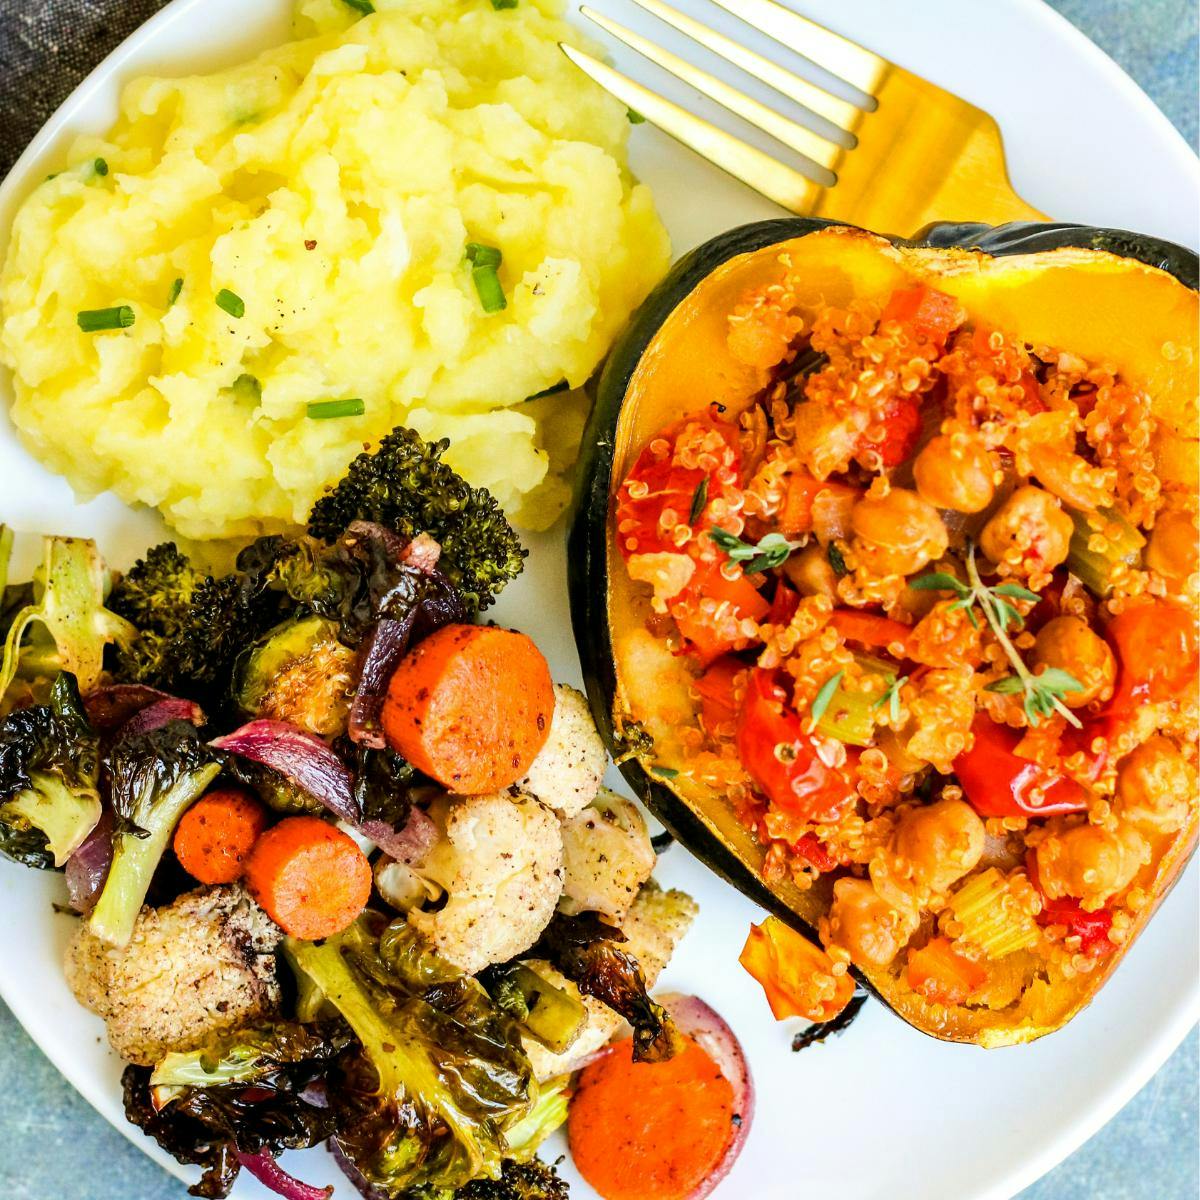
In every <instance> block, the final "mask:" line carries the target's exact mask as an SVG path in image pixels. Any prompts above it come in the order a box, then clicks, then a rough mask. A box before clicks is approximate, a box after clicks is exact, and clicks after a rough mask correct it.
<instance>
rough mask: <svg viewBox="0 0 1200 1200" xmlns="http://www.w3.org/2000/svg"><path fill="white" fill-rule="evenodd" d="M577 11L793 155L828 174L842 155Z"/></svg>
mask: <svg viewBox="0 0 1200 1200" xmlns="http://www.w3.org/2000/svg"><path fill="white" fill-rule="evenodd" d="M579 11H580V13H581V15H583V16H585V17H587V19H588V20H589V21H593V22H594V23H595V24H597V25H599V26H600V28H601V29H603V30H605V31H606V32H608V33H611V34H612V35H613V37H615V38H617V39H618V40H619V41H622V42H624V43H625V45H627V46H629V47H630V49H632V50H636V51H637V52H638V53H639V54H640V55H642V56H643V57H644V58H648V59H649V60H650V61H651V62H652V63H655V64H657V65H658V66H660V67H662V68H663V69H664V70H666V71H669V72H670V73H671V74H672V75H674V76H675V78H676V79H681V80H683V82H684V83H686V84H689V85H690V86H691V87H694V88H695V89H696V90H697V91H698V92H700V93H701V95H704V96H707V97H708V98H709V99H710V100H715V101H716V102H717V103H718V104H720V105H722V106H723V107H725V108H727V109H729V111H730V112H732V113H736V114H737V115H738V116H739V117H741V118H742V119H743V120H746V121H749V122H750V124H751V125H754V126H756V127H757V128H758V129H761V130H762V131H763V133H766V134H770V136H771V137H773V138H775V139H776V140H777V141H780V142H782V143H783V144H784V145H785V146H790V147H791V148H792V149H793V150H795V151H796V153H797V154H802V155H804V156H805V158H808V159H810V160H811V161H812V162H814V163H816V164H817V165H818V166H821V167H824V168H825V169H826V170H827V171H831V170H832V169H833V166H834V164H835V163H836V162H837V161H838V159H839V158H840V157H841V155H842V154H844V153H845V150H844V148H843V147H842V146H839V145H837V144H836V143H834V142H831V141H830V140H829V139H828V138H824V137H821V135H820V134H816V133H813V132H812V131H811V130H809V129H805V128H804V126H802V125H797V124H796V122H795V121H791V120H788V118H787V117H784V116H781V115H780V114H779V113H777V112H775V111H774V110H773V109H770V108H768V107H767V106H766V105H765V104H760V103H759V102H758V101H757V100H754V99H752V98H751V97H750V96H746V95H744V94H743V93H742V92H739V91H738V90H737V89H736V88H734V87H731V86H730V85H729V84H727V83H725V82H723V81H722V80H720V79H717V78H716V77H715V76H712V75H710V74H708V72H707V71H702V70H700V68H699V67H694V66H692V64H691V63H689V62H686V61H685V60H684V59H682V58H679V57H678V56H677V55H674V54H672V53H671V52H670V51H669V50H664V49H662V47H660V46H657V45H655V44H654V43H653V42H651V41H649V40H648V39H646V38H644V37H642V36H641V35H640V34H637V33H634V32H633V30H632V29H626V28H625V26H624V25H618V24H617V22H616V21H612V20H609V18H608V17H606V16H603V15H602V14H601V13H598V12H596V10H595V9H593V8H591V7H590V6H589V5H587V4H584V5H583V6H582V7H581V8H580V10H579ZM821 182H823V183H825V184H831V183H833V182H834V180H833V179H832V178H827V179H824V180H822V181H821Z"/></svg>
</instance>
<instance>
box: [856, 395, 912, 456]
mask: <svg viewBox="0 0 1200 1200" xmlns="http://www.w3.org/2000/svg"><path fill="white" fill-rule="evenodd" d="M883 427H884V433H883V437H881V438H879V439H877V440H875V439H871V438H868V437H864V438H863V439H862V442H861V444H860V451H861V450H874V451H875V452H876V453H877V454H878V455H879V461H880V463H881V464H882V465H883V466H885V467H897V466H899V465H900V464H901V463H902V462H905V461H907V460H908V459H909V458H911V457H912V453H913V451H914V450H915V449H916V448H917V443H918V442H919V441H920V440H921V403H920V401H919V400H916V399H914V398H913V397H911V396H904V397H897V398H896V399H894V400H892V401H891V403H890V404H888V406H887V410H886V412H885V414H884V417H883Z"/></svg>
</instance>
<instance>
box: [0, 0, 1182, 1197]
mask: <svg viewBox="0 0 1200 1200" xmlns="http://www.w3.org/2000/svg"><path fill="white" fill-rule="evenodd" d="M1009 2H1010V3H1012V4H1013V6H1014V7H1015V8H1017V9H1020V10H1023V12H1024V14H1025V15H1026V17H1027V18H1028V19H1029V20H1030V21H1031V22H1040V23H1042V24H1043V26H1044V27H1045V28H1046V29H1047V31H1048V32H1052V36H1054V37H1055V38H1058V39H1065V40H1067V41H1068V42H1070V43H1072V45H1073V49H1074V51H1075V52H1076V53H1077V54H1079V55H1080V56H1081V57H1083V58H1085V59H1089V60H1091V62H1092V63H1093V64H1094V65H1095V66H1096V68H1097V69H1098V70H1099V71H1101V72H1102V73H1103V75H1104V77H1105V79H1106V81H1107V82H1108V84H1109V85H1110V86H1111V87H1113V88H1114V89H1115V90H1117V91H1119V92H1120V94H1121V96H1122V99H1123V102H1124V103H1125V104H1126V105H1127V106H1128V107H1130V108H1131V109H1133V110H1135V111H1136V112H1137V113H1138V114H1139V117H1140V118H1141V119H1142V120H1143V121H1146V122H1150V123H1153V124H1154V125H1156V126H1157V127H1158V131H1159V135H1160V137H1163V138H1164V142H1165V143H1166V144H1165V145H1164V150H1165V149H1167V146H1169V147H1170V153H1171V155H1172V158H1173V159H1174V160H1175V162H1176V165H1177V167H1178V168H1180V169H1181V170H1183V171H1186V172H1187V173H1189V174H1190V175H1191V176H1192V178H1193V181H1194V182H1195V184H1196V185H1197V187H1198V188H1200V156H1198V155H1197V152H1196V150H1194V149H1193V147H1192V146H1191V144H1190V143H1189V142H1188V141H1187V139H1186V138H1185V137H1184V136H1183V134H1182V133H1181V132H1180V130H1179V129H1178V128H1176V126H1175V125H1174V124H1173V123H1172V122H1171V120H1170V118H1169V117H1168V116H1167V115H1166V114H1165V113H1164V112H1163V111H1162V109H1160V108H1159V107H1158V105H1157V104H1156V103H1155V102H1154V101H1153V99H1151V97H1150V96H1149V95H1148V94H1147V92H1146V91H1145V90H1144V89H1143V88H1142V87H1141V85H1140V84H1138V82H1137V81H1136V80H1135V79H1134V78H1133V77H1132V76H1131V75H1129V74H1128V72H1126V71H1125V69H1124V68H1123V67H1121V66H1120V64H1119V63H1117V62H1116V60H1115V59H1114V58H1113V57H1112V56H1111V55H1110V54H1109V53H1108V52H1107V51H1105V50H1104V49H1103V48H1102V47H1101V46H1099V45H1098V44H1097V43H1095V42H1094V41H1092V40H1091V38H1089V37H1088V36H1087V34H1085V33H1084V32H1083V31H1082V30H1081V29H1080V28H1079V27H1078V26H1076V25H1075V24H1074V23H1073V22H1072V21H1070V20H1069V19H1068V18H1067V17H1066V16H1065V15H1064V14H1062V13H1060V12H1059V11H1057V10H1056V9H1054V8H1052V7H1051V6H1050V4H1049V3H1048V2H1047V0H1009ZM203 3H204V0H169V2H168V3H167V4H165V5H164V6H163V7H162V8H161V9H160V10H159V11H158V12H157V13H155V14H154V15H153V16H152V17H150V18H149V19H148V20H147V21H145V22H144V23H143V24H142V25H140V26H139V27H138V28H137V29H135V30H134V31H133V32H132V33H131V34H130V35H129V36H128V37H127V38H125V39H124V41H122V42H121V43H120V44H119V45H117V46H116V47H115V48H114V49H113V50H112V51H111V52H110V53H109V54H108V55H106V56H105V57H104V58H103V59H102V60H101V61H100V62H99V63H97V64H96V66H95V67H94V68H93V69H92V70H91V71H90V72H89V73H88V74H87V75H86V76H85V77H84V78H83V79H82V80H81V81H80V82H79V83H78V84H77V85H76V87H75V88H74V89H73V90H72V91H71V92H70V94H69V95H68V96H67V97H66V98H65V99H64V100H63V102H62V103H61V104H60V105H59V106H58V107H57V108H56V109H55V110H54V112H53V113H52V114H51V115H50V117H49V118H48V119H47V120H46V122H45V124H44V125H42V127H41V128H40V129H39V130H38V132H37V134H36V135H35V136H34V137H33V139H32V140H31V141H30V143H29V144H28V146H27V147H26V148H25V150H24V151H23V152H22V153H21V155H20V156H19V157H18V158H17V160H16V161H15V162H14V163H13V165H12V167H11V168H10V169H9V171H8V172H7V174H6V175H5V177H4V178H3V180H0V235H4V234H6V233H7V221H6V220H5V219H4V217H5V215H6V212H7V210H8V208H9V207H10V206H11V205H15V204H16V203H17V202H18V200H19V198H20V195H21V193H22V190H23V189H24V187H25V186H26V185H27V183H28V181H29V180H28V177H29V175H30V171H31V168H32V167H33V166H34V165H35V164H36V163H37V162H38V160H39V159H40V158H41V157H42V156H43V155H45V154H46V153H47V152H48V151H50V150H51V149H52V148H53V147H54V146H55V145H56V143H57V142H58V139H59V138H61V137H62V136H63V134H64V133H65V132H66V130H67V128H68V126H69V125H70V123H71V121H72V119H73V118H74V117H75V116H76V114H77V110H78V109H79V108H80V107H81V106H83V105H85V104H86V103H87V102H88V100H89V99H91V98H92V96H93V95H95V94H97V93H99V92H101V91H103V90H104V89H105V88H107V87H108V86H109V85H110V82H111V79H112V77H113V76H114V75H116V74H117V73H119V71H120V70H121V68H122V67H123V66H124V65H125V63H126V62H127V61H128V60H129V59H130V58H132V57H134V56H135V55H136V54H137V53H138V52H139V51H140V50H141V49H142V47H143V45H144V44H145V43H146V42H148V41H152V40H153V39H154V38H156V37H157V36H158V35H159V34H160V33H161V32H162V31H164V30H165V29H167V28H169V27H170V26H172V25H174V24H175V23H176V22H177V21H180V20H183V19H185V18H186V17H187V16H189V15H190V14H191V13H192V12H193V10H195V9H198V8H200V7H201V6H202V5H203ZM233 37H234V38H235V37H236V31H234V33H233ZM231 40H232V39H231ZM1000 119H1001V121H1002V118H1000ZM1192 248H1193V249H1195V248H1196V247H1192ZM1181 882H1182V881H1181ZM19 995H20V993H19V992H16V991H15V989H10V988H9V987H7V986H6V983H5V979H4V977H3V975H2V974H0V999H3V1000H4V1002H5V1004H6V1005H7V1007H8V1008H9V1010H10V1011H11V1012H12V1014H13V1016H14V1017H15V1019H16V1020H17V1022H18V1024H20V1026H21V1027H22V1029H23V1030H24V1031H25V1033H26V1035H27V1036H28V1037H29V1038H30V1040H31V1041H32V1042H33V1043H34V1045H35V1046H36V1047H37V1049H38V1051H39V1052H40V1053H41V1054H43V1055H45V1057H46V1058H47V1059H49V1060H50V1062H51V1063H52V1064H53V1065H54V1067H55V1069H56V1070H57V1071H58V1072H59V1074H60V1075H62V1077H63V1078H64V1079H65V1080H66V1081H67V1083H69V1084H70V1085H71V1087H73V1088H74V1089H75V1091H76V1092H78V1093H79V1094H80V1095H81V1096H82V1097H83V1099H85V1100H86V1101H87V1102H88V1104H89V1105H90V1106H91V1108H92V1109H93V1111H94V1112H95V1113H96V1115H97V1116H99V1117H100V1118H101V1119H102V1120H104V1121H105V1123H106V1124H108V1125H110V1126H112V1127H113V1128H115V1129H117V1131H118V1132H119V1133H121V1135H122V1136H123V1137H125V1138H126V1140H127V1141H129V1142H130V1144H131V1145H133V1146H135V1147H136V1148H137V1149H138V1150H139V1151H140V1152H141V1153H143V1154H145V1155H147V1156H148V1157H149V1158H151V1159H152V1160H153V1161H155V1162H156V1163H158V1164H159V1165H160V1166H161V1167H163V1168H164V1169H165V1170H166V1171H168V1172H169V1173H170V1174H171V1175H172V1176H174V1177H175V1178H176V1179H179V1180H181V1181H183V1182H191V1181H192V1179H193V1178H194V1174H195V1173H194V1171H193V1170H191V1169H189V1168H186V1167H184V1166H183V1165H182V1164H180V1163H178V1162H176V1161H175V1160H174V1159H173V1158H171V1157H170V1156H169V1155H168V1154H166V1153H165V1152H164V1151H163V1150H162V1149H161V1148H160V1147H159V1146H158V1145H157V1144H156V1143H155V1142H153V1141H152V1140H151V1139H149V1138H147V1137H145V1136H144V1135H143V1134H142V1132H141V1130H140V1129H138V1128H137V1127H135V1126H133V1125H131V1124H130V1123H129V1122H128V1121H124V1120H121V1121H116V1120H111V1119H110V1117H109V1114H108V1113H107V1112H106V1111H105V1105H104V1103H102V1102H101V1100H100V1099H99V1096H100V1092H99V1086H98V1085H97V1083H96V1081H95V1080H92V1079H90V1078H89V1077H87V1076H86V1074H83V1073H80V1074H79V1075H78V1077H77V1073H75V1072H74V1071H72V1070H68V1068H67V1065H66V1064H67V1062H68V1061H69V1055H68V1053H67V1052H66V1051H65V1049H62V1048H60V1047H58V1046H57V1045H56V1044H55V1043H54V1042H50V1043H45V1042H43V1041H42V1040H40V1039H39V1038H38V1037H37V1036H36V1035H35V1034H34V1032H33V1029H32V1023H31V1020H29V1019H27V1017H29V1016H31V1014H32V1003H31V1004H30V1005H29V1006H27V1005H26V1004H24V1003H23V1002H22V1001H21V1000H20V999H14V996H19ZM1198 1022H1200V978H1198V979H1191V980H1189V981H1188V982H1187V984H1185V985H1181V986H1180V989H1179V1001H1178V1002H1177V1004H1176V1005H1175V1006H1174V1009H1173V1012H1172V1016H1171V1019H1170V1020H1169V1021H1167V1022H1165V1023H1163V1024H1161V1025H1160V1026H1159V1027H1158V1028H1157V1029H1156V1031H1155V1035H1154V1036H1153V1037H1152V1038H1150V1039H1149V1040H1148V1042H1147V1044H1146V1045H1145V1046H1143V1047H1142V1049H1141V1050H1140V1051H1139V1052H1138V1054H1137V1058H1136V1062H1135V1065H1134V1066H1133V1067H1131V1068H1130V1069H1129V1070H1128V1071H1127V1072H1126V1074H1125V1075H1124V1077H1123V1078H1122V1079H1121V1081H1120V1083H1119V1084H1118V1085H1115V1086H1113V1087H1112V1088H1111V1089H1109V1090H1108V1091H1107V1092H1106V1093H1105V1094H1104V1098H1103V1100H1102V1101H1099V1102H1097V1103H1095V1104H1093V1105H1092V1106H1090V1107H1089V1108H1088V1109H1086V1110H1084V1111H1083V1112H1082V1113H1077V1114H1076V1115H1075V1116H1073V1117H1071V1118H1069V1119H1068V1120H1066V1121H1064V1122H1063V1124H1062V1126H1061V1127H1060V1128H1059V1131H1058V1132H1057V1134H1056V1135H1055V1136H1054V1137H1052V1138H1051V1139H1050V1140H1049V1141H1048V1143H1047V1144H1046V1146H1045V1147H1044V1148H1043V1149H1042V1150H1041V1151H1040V1152H1039V1153H1037V1154H1035V1155H1034V1156H1032V1157H1031V1158H1029V1159H1024V1160H1022V1161H1021V1162H1020V1163H1019V1164H1014V1165H1013V1166H1012V1167H1011V1168H1010V1169H1009V1171H1008V1172H1007V1173H1006V1174H1005V1175H1004V1176H1003V1177H1001V1178H998V1179H995V1180H993V1181H992V1182H991V1183H990V1184H985V1185H983V1186H982V1187H981V1189H980V1190H979V1191H977V1192H973V1193H972V1195H971V1197H970V1198H969V1200H1011V1198H1012V1197H1014V1196H1016V1195H1017V1193H1019V1192H1021V1191H1023V1190H1024V1189H1025V1188H1027V1187H1029V1186H1030V1185H1032V1184H1033V1183H1035V1182H1036V1181H1037V1180H1039V1179H1041V1178H1042V1177H1043V1176H1044V1175H1046V1174H1047V1173H1048V1172H1049V1171H1051V1170H1053V1169H1054V1168H1055V1167H1056V1166H1058V1165H1059V1164H1060V1163H1062V1162H1064V1161H1065V1160H1066V1159H1067V1158H1068V1157H1070V1155H1072V1154H1073V1153H1074V1152H1075V1151H1076V1150H1078V1149H1079V1148H1080V1147H1081V1146H1082V1145H1083V1144H1084V1143H1085V1142H1087V1141H1088V1140H1090V1139H1091V1138H1092V1137H1094V1136H1095V1135H1096V1133H1098V1132H1099V1131H1100V1130H1101V1129H1102V1128H1104V1126H1106V1125H1107V1124H1108V1123H1109V1122H1110V1121H1111V1120H1112V1119H1113V1118H1114V1117H1115V1116H1116V1115H1117V1113H1118V1112H1120V1111H1121V1110H1122V1109H1123V1108H1124V1107H1125V1106H1126V1105H1127V1104H1128V1103H1129V1101H1130V1100H1132V1099H1133V1097H1134V1096H1135V1095H1136V1094H1137V1093H1138V1092H1140V1091H1141V1090H1142V1089H1143V1088H1144V1087H1145V1086H1146V1084H1147V1083H1148V1082H1149V1081H1150V1079H1151V1078H1152V1077H1153V1076H1154V1075H1155V1074H1157V1073H1158V1071H1159V1070H1160V1069H1161V1068H1162V1066H1163V1065H1164V1063H1165V1062H1166V1061H1167V1059H1168V1058H1170V1056H1171V1055H1172V1054H1173V1053H1174V1052H1175V1050H1176V1049H1178V1047H1179V1046H1180V1045H1181V1044H1182V1042H1183V1041H1184V1039H1185V1038H1186V1037H1187V1036H1188V1034H1189V1033H1190V1032H1191V1030H1192V1029H1193V1027H1195V1026H1196V1025H1197V1023H1198ZM105 1090H107V1089H105Z"/></svg>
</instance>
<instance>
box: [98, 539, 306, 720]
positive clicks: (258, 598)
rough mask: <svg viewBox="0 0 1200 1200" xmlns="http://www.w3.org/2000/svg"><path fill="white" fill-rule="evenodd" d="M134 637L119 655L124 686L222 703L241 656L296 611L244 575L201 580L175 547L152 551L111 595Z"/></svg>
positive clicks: (118, 670) (118, 672) (118, 671)
mask: <svg viewBox="0 0 1200 1200" xmlns="http://www.w3.org/2000/svg"><path fill="white" fill-rule="evenodd" d="M110 602H111V604H112V605H113V607H114V610H115V611H117V612H119V613H121V614H122V615H123V616H126V617H127V618H128V619H129V620H130V621H132V622H133V624H134V625H136V626H137V629H138V636H137V638H136V639H135V640H134V641H133V642H132V644H131V645H129V646H128V647H124V648H122V649H121V650H120V651H119V652H118V654H117V657H116V665H115V672H114V673H115V674H116V676H117V678H118V679H120V680H122V681H130V682H137V683H147V684H150V685H151V686H152V687H158V688H162V689H163V690H164V691H168V692H172V693H174V694H177V695H181V696H187V697H189V698H193V699H201V700H204V701H206V702H211V701H212V700H213V699H214V697H215V698H216V699H217V700H223V699H224V694H225V690H226V688H227V686H228V682H229V678H230V675H231V673H232V670H233V664H234V662H235V660H236V659H237V657H238V655H239V654H241V652H242V651H243V650H244V649H245V648H246V647H247V646H248V645H250V644H251V643H252V642H253V641H255V640H256V639H257V638H258V637H260V636H261V635H262V634H264V633H266V631H267V630H268V629H270V628H271V627H272V626H273V625H276V624H278V623H279V621H281V620H282V619H283V618H284V617H285V616H287V615H288V613H289V612H290V611H291V609H292V608H294V605H293V604H292V603H291V602H290V601H289V600H288V598H287V597H286V596H282V595H280V594H277V593H275V592H271V591H268V590H266V589H264V588H259V587H257V586H254V585H253V583H252V582H250V581H248V580H247V579H246V578H244V577H243V576H241V575H238V574H233V575H225V576H222V577H221V578H220V579H213V578H211V577H207V576H202V575H201V574H200V573H199V572H198V571H196V570H195V568H194V567H192V566H191V564H190V563H189V562H188V560H187V559H186V558H185V557H184V556H183V555H182V554H181V553H180V552H179V551H178V550H177V549H176V548H175V547H174V546H172V545H170V544H164V545H161V546H155V547H154V549H152V550H151V551H149V553H148V554H147V555H146V557H145V558H143V559H142V560H141V561H140V562H138V563H137V564H136V565H135V566H134V567H133V568H132V569H131V570H130V571H129V572H128V574H126V575H125V576H123V577H122V578H121V579H120V580H119V581H118V582H117V585H116V587H114V589H113V594H112V597H111V601H110Z"/></svg>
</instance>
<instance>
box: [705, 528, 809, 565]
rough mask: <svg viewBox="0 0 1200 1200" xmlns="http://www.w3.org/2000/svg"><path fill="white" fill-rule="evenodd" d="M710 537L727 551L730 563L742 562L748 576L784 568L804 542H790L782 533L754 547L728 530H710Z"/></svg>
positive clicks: (761, 540)
mask: <svg viewBox="0 0 1200 1200" xmlns="http://www.w3.org/2000/svg"><path fill="white" fill-rule="evenodd" d="M708 536H709V537H710V538H712V540H713V541H714V542H716V544H717V545H718V546H719V547H720V548H721V549H722V550H724V551H725V553H726V554H727V555H728V556H729V561H730V562H740V563H741V564H742V570H743V571H745V572H746V574H747V575H753V574H754V573H755V572H756V571H770V570H771V569H772V568H774V567H782V566H783V564H784V563H785V562H787V560H788V558H789V557H790V556H791V554H792V552H793V551H794V550H799V549H800V547H801V546H802V545H803V544H804V543H803V542H789V541H788V540H787V538H785V537H784V536H783V534H781V533H768V534H767V535H766V536H765V537H763V538H761V539H760V540H759V542H758V544H757V545H755V546H752V545H750V544H749V543H748V542H743V541H742V539H741V538H740V537H738V536H737V535H736V534H732V533H730V532H729V531H728V530H727V529H710V530H709V531H708Z"/></svg>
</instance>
